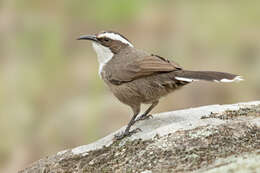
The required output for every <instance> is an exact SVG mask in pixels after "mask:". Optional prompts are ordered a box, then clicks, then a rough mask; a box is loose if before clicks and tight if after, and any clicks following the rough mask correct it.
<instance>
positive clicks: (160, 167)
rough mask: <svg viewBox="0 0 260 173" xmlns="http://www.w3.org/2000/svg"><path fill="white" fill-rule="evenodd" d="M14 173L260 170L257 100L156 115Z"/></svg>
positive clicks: (258, 102)
mask: <svg viewBox="0 0 260 173" xmlns="http://www.w3.org/2000/svg"><path fill="white" fill-rule="evenodd" d="M153 117H154V118H152V119H149V120H145V121H140V122H138V123H136V124H135V126H134V127H133V128H140V129H141V130H142V132H139V133H136V134H134V135H132V136H131V137H128V138H125V139H123V140H121V141H114V140H113V136H114V135H115V133H118V132H119V131H121V130H124V128H125V127H122V129H120V130H118V131H117V132H115V133H112V134H110V135H108V136H106V137H104V138H102V139H100V140H98V141H97V142H94V143H92V144H89V145H84V146H80V147H77V148H74V149H69V150H65V151H61V152H59V153H57V154H56V155H53V156H48V157H46V158H43V159H41V160H39V161H36V162H35V163H33V164H32V165H30V166H28V168H25V169H24V170H21V171H20V172H21V173H22V172H28V173H31V172H32V173H37V172H39V173H45V172H46V173H47V172H52V173H56V172H60V173H62V172H66V173H69V172H143V173H149V172H210V173H217V172H221V173H223V172H260V101H255V102H248V103H238V104H233V105H210V106H203V107H198V108H191V109H186V110H178V111H174V112H166V113H160V114H157V115H154V116H153Z"/></svg>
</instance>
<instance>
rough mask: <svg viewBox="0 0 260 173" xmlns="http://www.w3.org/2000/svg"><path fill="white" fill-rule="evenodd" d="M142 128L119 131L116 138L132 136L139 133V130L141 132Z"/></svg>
mask: <svg viewBox="0 0 260 173" xmlns="http://www.w3.org/2000/svg"><path fill="white" fill-rule="evenodd" d="M141 131H142V130H141V129H140V128H136V129H134V130H132V131H124V132H119V133H118V134H115V136H114V139H116V140H121V139H123V138H125V137H129V136H132V135H133V134H135V133H137V132H141Z"/></svg>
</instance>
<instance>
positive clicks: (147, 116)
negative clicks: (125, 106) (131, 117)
mask: <svg viewBox="0 0 260 173" xmlns="http://www.w3.org/2000/svg"><path fill="white" fill-rule="evenodd" d="M151 118H153V115H151V114H148V115H145V114H143V115H141V116H140V117H137V119H136V120H135V121H142V120H146V119H151Z"/></svg>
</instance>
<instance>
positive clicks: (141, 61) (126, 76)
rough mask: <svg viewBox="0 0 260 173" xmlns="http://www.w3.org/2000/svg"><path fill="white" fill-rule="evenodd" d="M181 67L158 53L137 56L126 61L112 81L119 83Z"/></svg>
mask: <svg viewBox="0 0 260 173" xmlns="http://www.w3.org/2000/svg"><path fill="white" fill-rule="evenodd" d="M181 69H182V68H181V67H180V66H179V65H178V64H177V63H175V62H173V61H169V60H168V59H165V58H163V57H160V56H158V55H153V54H152V55H150V56H145V57H139V58H137V59H135V60H133V61H130V62H128V63H126V64H125V65H124V66H123V68H122V69H120V71H118V72H117V73H116V74H113V75H112V76H113V77H112V81H111V82H112V83H114V84H121V83H124V82H129V81H133V80H135V79H138V78H141V77H145V76H150V75H153V74H156V73H161V72H171V71H176V70H181Z"/></svg>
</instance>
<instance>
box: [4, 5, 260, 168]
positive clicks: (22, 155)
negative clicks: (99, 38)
mask: <svg viewBox="0 0 260 173" xmlns="http://www.w3.org/2000/svg"><path fill="white" fill-rule="evenodd" d="M259 6H260V1H243V0H238V1H203V0H201V1H192V2H191V1H181V0H177V1H169V0H164V1H156V0H153V1H147V0H131V1H126V0H111V1H110V0H109V1H106V0H95V1H90V0H85V1H80V0H74V1H71V0H64V1H51V0H45V1H34V0H24V1H18V0H3V1H1V2H0V84H1V85H0V139H1V142H0V156H1V157H0V172H14V170H17V169H19V168H22V167H23V166H24V165H26V164H28V163H30V162H32V161H33V160H36V159H39V158H41V157H42V156H44V155H49V154H51V153H54V152H56V151H60V150H62V149H65V148H71V147H75V146H78V145H83V144H87V143H89V142H91V141H93V140H96V139H98V138H101V137H102V136H105V135H106V134H108V133H110V132H112V131H113V130H116V129H117V128H119V127H121V126H122V125H124V124H126V123H127V122H128V120H129V118H130V114H131V112H130V109H128V108H127V106H124V105H122V104H120V103H119V102H118V101H117V100H116V99H115V98H114V97H113V96H112V94H111V93H110V92H109V91H108V89H107V88H106V87H105V85H104V84H103V82H102V81H101V79H100V77H99V76H98V74H97V70H98V64H97V61H96V55H95V53H94V51H93V50H92V47H91V44H89V42H79V41H76V38H77V37H78V36H79V35H81V34H88V33H95V32H98V31H100V30H107V29H108V30H111V29H112V30H116V31H119V32H121V33H123V34H125V35H126V36H127V37H128V38H129V39H130V40H131V41H132V42H133V43H134V44H135V45H136V47H140V48H142V49H144V50H147V51H150V52H151V53H156V54H160V55H161V56H165V57H167V58H172V59H174V60H175V61H177V62H179V63H180V64H181V65H182V66H184V67H186V68H187V69H188V68H189V69H193V70H196V69H200V70H220V71H227V72H233V73H238V74H241V75H243V76H244V78H245V79H246V81H245V82H242V83H238V84H236V83H235V84H211V83H205V82H202V83H197V84H192V85H190V86H187V87H185V88H183V89H182V90H180V91H177V92H175V93H173V94H172V95H170V96H168V97H167V98H165V99H163V100H162V101H161V103H160V105H159V106H158V107H157V108H156V110H155V111H154V112H161V111H170V110H174V109H180V108H188V107H192V106H199V105H208V104H224V103H233V102H241V101H249V100H257V99H259V98H260V95H259V93H260V80H259V78H260V68H259V66H260V34H259V31H260V20H259V16H260V10H259Z"/></svg>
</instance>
